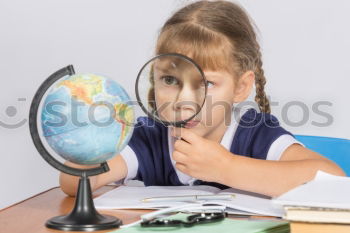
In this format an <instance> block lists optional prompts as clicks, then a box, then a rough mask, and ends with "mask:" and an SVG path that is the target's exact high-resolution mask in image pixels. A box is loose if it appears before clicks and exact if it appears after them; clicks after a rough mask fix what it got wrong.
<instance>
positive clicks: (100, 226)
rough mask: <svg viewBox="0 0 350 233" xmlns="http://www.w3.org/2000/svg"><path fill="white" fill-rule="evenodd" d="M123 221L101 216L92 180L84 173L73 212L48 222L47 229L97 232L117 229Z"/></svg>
mask: <svg viewBox="0 0 350 233" xmlns="http://www.w3.org/2000/svg"><path fill="white" fill-rule="evenodd" d="M120 225H122V221H121V220H120V219H118V218H116V217H114V216H109V215H101V214H99V213H98V212H97V211H96V209H95V206H94V202H93V200H92V195H91V187H90V180H89V178H88V177H87V176H86V174H85V173H83V175H82V177H81V178H80V181H79V187H78V192H77V195H76V200H75V205H74V208H73V210H72V212H71V213H70V214H68V215H63V216H57V217H53V218H51V219H49V220H48V221H47V222H46V227H48V228H53V229H56V230H62V231H97V230H106V229H111V228H117V227H119V226H120Z"/></svg>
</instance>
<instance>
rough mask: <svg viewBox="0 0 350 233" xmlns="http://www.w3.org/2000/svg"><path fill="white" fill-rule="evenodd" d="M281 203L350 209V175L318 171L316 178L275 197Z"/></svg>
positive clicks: (274, 200) (275, 200)
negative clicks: (336, 174)
mask: <svg viewBox="0 0 350 233" xmlns="http://www.w3.org/2000/svg"><path fill="white" fill-rule="evenodd" d="M273 202H274V203H276V204H279V205H292V206H309V207H325V208H344V209H350V177H343V176H335V175H331V174H328V173H326V172H323V171H318V172H317V174H316V176H315V178H314V179H313V180H312V181H310V182H308V183H305V184H303V185H300V186H298V187H296V188H294V189H292V190H290V191H288V192H286V193H284V194H282V195H281V196H279V197H277V198H275V199H273Z"/></svg>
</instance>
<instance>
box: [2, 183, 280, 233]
mask: <svg viewBox="0 0 350 233" xmlns="http://www.w3.org/2000/svg"><path fill="white" fill-rule="evenodd" d="M115 187H116V186H105V187H102V188H101V189H99V190H97V191H96V192H94V195H93V196H94V197H97V196H99V195H101V194H103V193H105V192H107V191H109V190H112V189H113V188H115ZM74 200H75V198H72V197H68V196H66V195H65V194H64V193H63V192H62V191H61V189H60V188H52V189H50V190H48V191H45V192H43V193H40V194H38V195H36V196H34V197H31V198H29V199H27V200H24V201H22V202H20V203H17V204H15V205H13V206H10V207H8V208H5V209H3V210H1V211H0V233H24V232H25V233H32V232H33V233H47V232H62V231H58V230H53V229H49V228H46V227H45V223H46V221H47V220H48V219H50V218H52V217H54V216H58V215H65V214H68V213H69V212H70V211H71V210H72V207H73V204H74ZM149 211H150V210H103V211H102V210H101V211H99V212H100V213H102V214H109V215H113V216H116V217H117V218H120V219H121V220H122V221H123V224H128V223H131V222H134V221H137V220H139V219H140V215H142V214H144V213H147V212H149ZM251 218H254V219H255V218H260V219H261V218H268V219H271V217H262V216H261V217H259V216H254V217H251ZM240 219H242V218H240ZM273 219H274V218H273ZM112 230H113V229H110V230H104V231H95V232H110V231H112Z"/></svg>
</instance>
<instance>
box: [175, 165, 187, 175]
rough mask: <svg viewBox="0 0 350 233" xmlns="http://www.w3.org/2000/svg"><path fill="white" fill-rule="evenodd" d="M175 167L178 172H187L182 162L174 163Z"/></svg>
mask: <svg viewBox="0 0 350 233" xmlns="http://www.w3.org/2000/svg"><path fill="white" fill-rule="evenodd" d="M175 168H176V169H177V170H179V171H180V172H183V173H187V167H186V165H184V164H182V163H176V164H175Z"/></svg>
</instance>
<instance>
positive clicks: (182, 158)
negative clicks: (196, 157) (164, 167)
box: [173, 150, 188, 164]
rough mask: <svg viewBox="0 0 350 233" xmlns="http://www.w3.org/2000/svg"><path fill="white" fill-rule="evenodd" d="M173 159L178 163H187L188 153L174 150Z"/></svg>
mask: <svg viewBox="0 0 350 233" xmlns="http://www.w3.org/2000/svg"><path fill="white" fill-rule="evenodd" d="M173 159H174V160H175V162H177V163H183V164H185V163H186V162H187V159H188V158H187V155H185V154H183V153H181V152H180V151H177V150H174V152H173Z"/></svg>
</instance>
